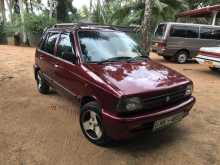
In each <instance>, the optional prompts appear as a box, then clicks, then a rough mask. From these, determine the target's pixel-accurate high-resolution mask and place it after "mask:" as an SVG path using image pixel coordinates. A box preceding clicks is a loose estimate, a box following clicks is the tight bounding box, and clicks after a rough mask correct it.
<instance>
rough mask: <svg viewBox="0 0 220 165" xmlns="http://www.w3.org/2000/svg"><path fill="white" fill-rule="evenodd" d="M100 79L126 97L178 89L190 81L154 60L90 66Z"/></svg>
mask: <svg viewBox="0 0 220 165" xmlns="http://www.w3.org/2000/svg"><path fill="white" fill-rule="evenodd" d="M88 67H89V68H90V69H91V70H92V71H93V72H94V73H96V74H97V75H98V76H99V77H100V78H102V79H103V80H104V81H106V82H107V83H108V84H110V85H111V86H112V87H113V88H114V89H115V90H117V91H118V90H120V91H121V92H122V93H123V94H124V95H132V94H137V93H143V92H147V91H153V90H158V89H161V88H163V89H165V88H171V87H174V86H175V87H176V86H178V85H180V84H186V83H187V82H189V81H190V80H189V79H187V78H186V77H185V76H183V75H181V74H180V73H177V72H176V71H174V70H172V69H169V68H167V67H165V66H163V65H161V64H159V63H156V62H154V61H152V60H150V59H149V60H146V61H142V62H141V61H139V62H129V63H128V62H115V63H108V64H107V63H105V64H88Z"/></svg>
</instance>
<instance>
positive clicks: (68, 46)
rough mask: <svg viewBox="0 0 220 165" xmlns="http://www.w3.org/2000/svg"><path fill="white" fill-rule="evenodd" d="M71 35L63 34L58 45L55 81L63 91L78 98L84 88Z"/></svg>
mask: <svg viewBox="0 0 220 165" xmlns="http://www.w3.org/2000/svg"><path fill="white" fill-rule="evenodd" d="M73 40H74V39H73V36H72V34H71V33H66V32H65V33H62V34H61V35H60V38H59V41H58V43H57V54H56V55H57V58H58V59H59V62H58V63H57V64H56V66H55V81H56V83H57V85H58V86H59V87H60V89H61V91H63V90H64V91H66V92H68V93H69V94H71V95H74V96H78V95H79V94H80V88H81V86H82V83H81V81H82V80H81V79H80V76H79V72H80V66H79V65H78V64H77V57H76V53H75V47H74V42H73Z"/></svg>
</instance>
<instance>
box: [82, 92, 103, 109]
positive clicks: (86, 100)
mask: <svg viewBox="0 0 220 165" xmlns="http://www.w3.org/2000/svg"><path fill="white" fill-rule="evenodd" d="M92 101H96V102H97V103H98V104H99V105H100V106H101V104H100V102H99V100H98V99H97V97H95V96H89V95H88V96H83V97H82V98H81V99H80V108H82V107H83V106H84V105H85V104H87V103H89V102H92Z"/></svg>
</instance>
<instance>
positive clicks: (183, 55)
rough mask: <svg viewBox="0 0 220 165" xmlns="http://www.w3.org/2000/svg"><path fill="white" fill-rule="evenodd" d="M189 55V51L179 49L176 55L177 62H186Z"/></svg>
mask: <svg viewBox="0 0 220 165" xmlns="http://www.w3.org/2000/svg"><path fill="white" fill-rule="evenodd" d="M188 57H189V53H188V52H187V51H179V52H178V53H177V54H176V56H175V58H176V62H177V63H179V64H184V63H186V61H187V59H188Z"/></svg>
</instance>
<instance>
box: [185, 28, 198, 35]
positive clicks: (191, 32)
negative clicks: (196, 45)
mask: <svg viewBox="0 0 220 165" xmlns="http://www.w3.org/2000/svg"><path fill="white" fill-rule="evenodd" d="M186 31H187V32H186V38H198V37H199V27H194V26H189V27H186Z"/></svg>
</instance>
